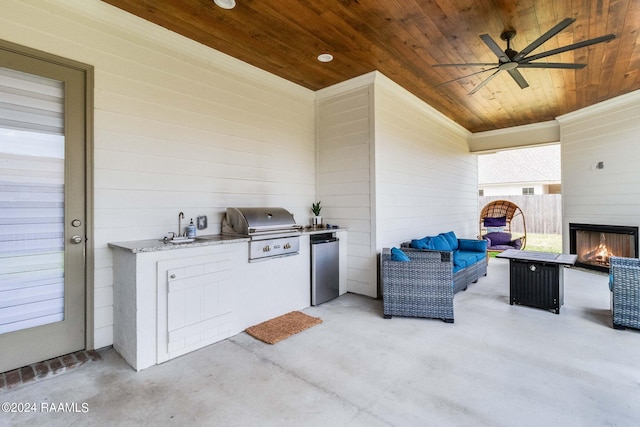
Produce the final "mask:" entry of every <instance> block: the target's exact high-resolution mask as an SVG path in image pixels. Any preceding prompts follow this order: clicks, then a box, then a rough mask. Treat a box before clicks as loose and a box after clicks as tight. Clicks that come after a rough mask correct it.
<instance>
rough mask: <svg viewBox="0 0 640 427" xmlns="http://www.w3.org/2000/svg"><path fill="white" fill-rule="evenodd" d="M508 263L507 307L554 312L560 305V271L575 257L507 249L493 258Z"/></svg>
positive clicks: (561, 295) (562, 278) (561, 285)
mask: <svg viewBox="0 0 640 427" xmlns="http://www.w3.org/2000/svg"><path fill="white" fill-rule="evenodd" d="M496 257H497V258H507V259H508V260H509V304H511V305H513V304H522V305H527V306H530V307H538V308H543V309H545V310H555V313H556V314H560V307H562V305H563V304H564V274H563V273H564V268H563V267H565V266H572V265H574V264H575V262H576V259H577V258H578V257H577V255H567V254H554V253H550V252H533V251H519V250H516V249H508V250H506V251H504V252H501V253H500V254H498V255H496Z"/></svg>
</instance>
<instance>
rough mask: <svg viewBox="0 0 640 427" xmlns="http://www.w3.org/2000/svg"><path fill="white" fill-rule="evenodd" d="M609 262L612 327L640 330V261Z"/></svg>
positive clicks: (620, 258)
mask: <svg viewBox="0 0 640 427" xmlns="http://www.w3.org/2000/svg"><path fill="white" fill-rule="evenodd" d="M609 262H610V266H611V272H610V273H611V274H610V277H609V289H610V290H611V311H612V315H613V327H614V328H615V329H625V327H629V328H635V329H640V259H637V258H623V257H611V258H610V259H609Z"/></svg>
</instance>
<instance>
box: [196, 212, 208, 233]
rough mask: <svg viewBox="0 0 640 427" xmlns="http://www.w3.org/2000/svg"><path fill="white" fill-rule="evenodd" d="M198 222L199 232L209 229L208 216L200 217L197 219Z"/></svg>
mask: <svg viewBox="0 0 640 427" xmlns="http://www.w3.org/2000/svg"><path fill="white" fill-rule="evenodd" d="M196 222H197V224H196V227H197V228H198V230H204V229H205V228H207V216H206V215H202V216H199V217H198V218H197V220H196Z"/></svg>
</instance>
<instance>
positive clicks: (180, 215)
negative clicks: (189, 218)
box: [178, 212, 184, 237]
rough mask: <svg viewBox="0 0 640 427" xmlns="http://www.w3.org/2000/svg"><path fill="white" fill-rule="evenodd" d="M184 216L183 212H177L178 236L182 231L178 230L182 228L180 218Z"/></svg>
mask: <svg viewBox="0 0 640 427" xmlns="http://www.w3.org/2000/svg"><path fill="white" fill-rule="evenodd" d="M183 218H184V213H182V212H180V213H179V214H178V237H180V236H181V235H182V233H180V230H182V221H181V220H182V219H183Z"/></svg>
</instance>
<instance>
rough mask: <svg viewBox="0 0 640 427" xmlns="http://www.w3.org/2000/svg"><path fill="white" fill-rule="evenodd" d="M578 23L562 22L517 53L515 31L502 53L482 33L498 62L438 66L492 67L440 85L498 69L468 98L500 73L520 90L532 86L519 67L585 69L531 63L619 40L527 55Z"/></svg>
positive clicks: (504, 35) (603, 38) (607, 38)
mask: <svg viewBox="0 0 640 427" xmlns="http://www.w3.org/2000/svg"><path fill="white" fill-rule="evenodd" d="M574 22H575V19H574V18H565V19H563V20H562V21H560V22H559V23H558V24H557V25H556V26H554V27H553V28H551V29H550V30H549V31H547V32H546V33H544V34H543V35H541V36H540V37H538V38H537V39H535V40H534V41H533V42H531V43H530V44H529V45H528V46H527V47H525V48H524V49H522V50H521V51H520V52H517V51H515V50H513V49H511V40H513V38H514V37H515V36H516V32H515V30H507V31H504V32H503V33H502V34H500V38H501V39H502V40H504V41H506V42H507V48H506V49H504V50H502V49H501V48H500V46H498V44H497V43H496V42H495V40H493V38H492V37H491V36H490V35H489V34H482V35H481V36H480V39H482V41H483V42H484V43H485V44H486V45H487V47H488V48H489V49H491V51H492V52H493V53H494V54H495V55H496V56H497V57H498V63H497V64H496V63H474V62H468V63H462V64H436V65H434V67H491V68H487V69H486V70H481V71H478V72H475V73H472V74H468V75H466V76H463V77H459V78H457V79H454V80H450V81H448V82H444V83H441V84H439V85H437V86H442V85H445V84H448V83H452V82H455V81H458V80H461V79H464V78H466V77H470V76H473V75H476V74H480V73H484V72H486V71H491V70H495V71H494V72H493V74H491V75H490V76H489V77H487V78H486V79H484V80H483V81H482V82H481V83H480V84H479V85H478V86H476V87H475V88H473V90H472V91H471V92H469V95H473V94H474V93H476V92H477V91H478V90H480V89H481V88H483V87H484V86H485V85H486V84H487V83H489V82H490V81H491V80H492V79H493V78H494V77H495V76H496V75H497V74H498V73H499V72H500V71H506V72H508V73H509V75H510V76H511V77H512V78H513V80H515V82H516V83H518V86H520V88H521V89H525V88H527V87H529V83H527V81H526V80H525V78H524V76H523V75H522V74H521V73H520V71H518V68H556V69H568V70H575V69H580V68H584V67H585V66H586V65H587V64H572V63H564V62H531V61H534V60H536V59H542V58H546V57H548V56H551V55H557V54H558V53H562V52H567V51H570V50H574V49H579V48H582V47H586V46H591V45H593V44H596V43H602V42H607V41H610V40H613V39H615V38H616V35H615V34H607V35H606V36H601V37H596V38H593V39H589V40H584V41H581V42H577V43H573V44H570V45H568V46H563V47H560V48H557V49H552V50H548V51H545V52H542V53H538V54H535V55H531V56H527V55H529V54H530V53H531V52H533V51H534V50H535V49H537V48H538V47H539V46H540V45H542V44H543V43H544V42H546V41H547V40H549V39H550V38H551V37H553V36H555V35H556V34H558V33H559V32H560V31H562V30H564V29H565V28H567V27H568V26H569V25H571V24H573V23H574Z"/></svg>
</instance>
